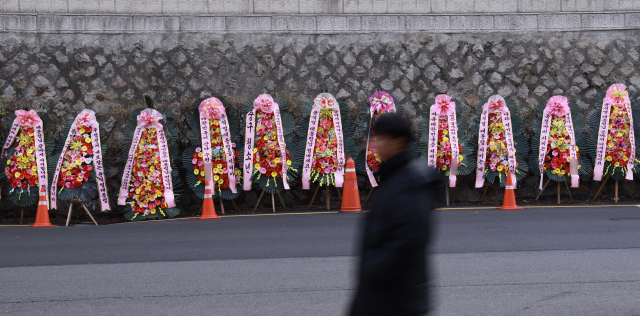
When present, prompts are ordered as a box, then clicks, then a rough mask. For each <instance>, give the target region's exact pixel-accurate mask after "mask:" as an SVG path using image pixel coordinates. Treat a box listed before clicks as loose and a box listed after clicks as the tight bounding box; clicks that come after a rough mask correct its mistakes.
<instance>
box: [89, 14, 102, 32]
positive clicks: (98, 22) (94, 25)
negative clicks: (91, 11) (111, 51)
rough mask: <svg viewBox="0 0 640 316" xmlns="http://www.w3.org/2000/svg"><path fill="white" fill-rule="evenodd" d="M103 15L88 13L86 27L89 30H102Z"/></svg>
mask: <svg viewBox="0 0 640 316" xmlns="http://www.w3.org/2000/svg"><path fill="white" fill-rule="evenodd" d="M102 26H103V24H102V16H100V15H87V16H86V17H85V29H86V30H87V31H102Z"/></svg>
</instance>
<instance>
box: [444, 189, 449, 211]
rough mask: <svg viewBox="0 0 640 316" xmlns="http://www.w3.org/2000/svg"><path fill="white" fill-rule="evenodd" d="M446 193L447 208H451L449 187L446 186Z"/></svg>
mask: <svg viewBox="0 0 640 316" xmlns="http://www.w3.org/2000/svg"><path fill="white" fill-rule="evenodd" d="M444 191H445V196H446V198H447V206H449V186H448V185H447V186H445V188H444Z"/></svg>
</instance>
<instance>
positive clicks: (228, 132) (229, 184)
mask: <svg viewBox="0 0 640 316" xmlns="http://www.w3.org/2000/svg"><path fill="white" fill-rule="evenodd" d="M229 111H230V113H229ZM234 114H235V111H234V110H233V108H229V109H228V110H227V109H226V108H225V102H224V101H223V99H218V98H208V99H206V100H198V101H196V102H195V103H194V106H193V110H192V115H191V118H190V120H189V122H190V123H189V124H190V125H191V128H192V131H193V132H192V135H191V142H192V143H193V144H195V145H193V146H191V147H189V148H187V149H186V150H185V152H184V154H183V165H184V166H185V168H187V170H186V172H187V183H188V185H189V187H190V188H191V189H192V190H193V191H194V193H195V194H196V195H197V196H198V197H200V198H204V187H205V180H206V179H205V170H206V169H205V164H206V163H211V166H212V168H211V171H212V174H211V179H212V181H213V183H212V184H213V189H214V190H213V191H212V192H213V194H214V197H215V196H218V195H219V196H221V197H222V198H224V199H227V200H231V199H235V198H236V197H238V196H239V195H240V190H242V187H241V182H240V178H241V176H242V168H240V164H239V157H241V154H240V150H239V147H241V146H236V142H235V141H233V140H234V137H237V136H238V134H239V132H238V128H237V125H238V122H237V115H234ZM207 127H208V128H207Z"/></svg>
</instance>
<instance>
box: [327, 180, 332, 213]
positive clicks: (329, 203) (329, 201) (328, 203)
mask: <svg viewBox="0 0 640 316" xmlns="http://www.w3.org/2000/svg"><path fill="white" fill-rule="evenodd" d="M330 194H331V191H329V185H328V184H327V198H326V200H327V211H328V210H329V209H330V208H331V196H330Z"/></svg>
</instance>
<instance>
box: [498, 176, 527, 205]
mask: <svg viewBox="0 0 640 316" xmlns="http://www.w3.org/2000/svg"><path fill="white" fill-rule="evenodd" d="M513 189H514V186H513V180H512V179H511V173H507V186H506V187H505V190H504V202H503V203H502V207H496V208H497V209H501V210H521V209H522V207H518V205H516V195H515V194H514V193H513Z"/></svg>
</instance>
